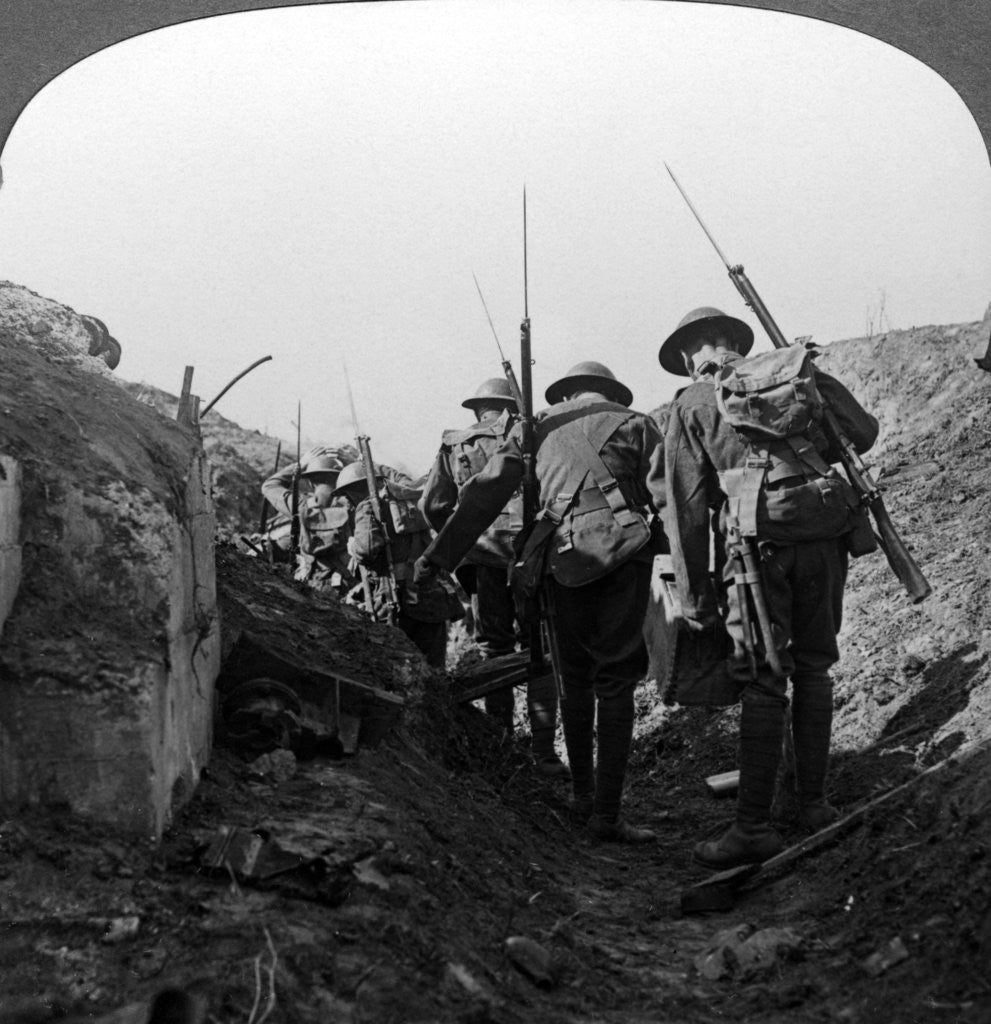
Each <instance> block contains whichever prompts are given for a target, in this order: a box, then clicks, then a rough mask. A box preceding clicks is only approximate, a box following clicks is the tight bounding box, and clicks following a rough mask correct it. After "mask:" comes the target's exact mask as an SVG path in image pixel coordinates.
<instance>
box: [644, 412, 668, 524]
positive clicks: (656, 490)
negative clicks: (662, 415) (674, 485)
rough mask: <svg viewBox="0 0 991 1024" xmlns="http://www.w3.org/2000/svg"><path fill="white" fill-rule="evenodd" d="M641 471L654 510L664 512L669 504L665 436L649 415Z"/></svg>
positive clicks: (645, 427)
mask: <svg viewBox="0 0 991 1024" xmlns="http://www.w3.org/2000/svg"><path fill="white" fill-rule="evenodd" d="M641 472H642V473H643V476H644V480H645V481H646V484H647V493H648V494H649V495H650V503H651V505H653V507H654V511H655V512H663V511H664V506H665V505H666V504H667V487H666V485H665V482H664V436H663V434H662V433H661V430H660V428H659V427H658V425H657V424H656V423H655V422H654V420H652V419H650V418H649V417H645V418H644V431H643V451H642V455H641Z"/></svg>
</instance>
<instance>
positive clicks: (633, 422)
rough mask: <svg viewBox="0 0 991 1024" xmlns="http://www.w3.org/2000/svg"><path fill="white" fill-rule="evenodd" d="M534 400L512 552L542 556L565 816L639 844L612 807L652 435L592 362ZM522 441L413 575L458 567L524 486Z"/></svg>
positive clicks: (635, 664)
mask: <svg viewBox="0 0 991 1024" xmlns="http://www.w3.org/2000/svg"><path fill="white" fill-rule="evenodd" d="M546 397H547V401H548V402H549V403H551V407H550V408H549V409H545V410H544V411H543V412H541V413H540V414H539V415H538V416H537V417H536V423H535V431H534V433H535V444H536V460H535V469H536V478H537V484H538V487H539V492H540V497H539V501H540V508H541V510H540V513H539V514H538V517H537V520H536V521H535V526H534V530H533V532H532V533H531V534H530V535H529V538H528V540H527V545H526V547H525V548H524V551H529V552H533V551H534V549H535V548H539V550H540V552H541V557H546V566H547V568H546V575H545V580H544V588H545V591H544V596H545V599H546V600H547V601H548V603H549V605H550V606H551V607H552V608H553V610H554V625H555V630H556V633H557V641H558V653H559V655H560V663H561V672H562V677H563V685H564V696H565V699H564V700H563V701H562V703H561V720H562V723H563V725H564V741H565V745H566V747H567V750H568V760H569V762H570V767H571V779H572V788H573V791H574V798H573V802H572V813H573V816H574V818H575V820H576V821H578V822H587V823H588V826H589V829H590V831H591V832H592V834H593V835H595V836H597V837H598V838H601V839H611V840H619V841H623V842H649V841H651V840H653V839H654V838H655V836H654V833H653V832H651V831H650V830H648V829H642V828H636V827H634V826H632V825H630V824H629V823H627V822H625V821H623V820H622V818H621V817H620V805H621V802H622V793H623V781H624V778H625V775H626V762H627V758H628V756H629V750H630V741H631V738H632V734H633V690H634V687H635V686H636V684H637V682H638V681H639V680H640V679H642V678H643V674H644V670H645V669H646V666H647V653H646V648H645V646H644V642H643V635H642V627H643V619H644V613H645V611H646V607H647V595H648V589H649V586H650V572H651V562H652V558H653V554H652V544H651V531H650V527H649V526H648V524H647V516H646V514H645V513H647V512H648V510H649V509H651V508H655V509H656V508H658V507H660V504H661V503H662V502H663V498H664V480H663V467H662V464H661V460H662V445H661V437H660V432H659V431H658V428H657V426H656V424H655V423H654V422H653V420H651V419H650V418H649V417H647V416H645V415H643V414H642V413H639V412H633V411H632V410H631V409H630V408H629V406H630V404H631V402H632V401H633V395H632V393H631V392H630V389H629V388H627V387H626V386H625V385H624V384H621V383H620V382H619V381H617V380H616V378H615V377H614V376H613V374H612V372H611V371H610V370H609V369H608V368H607V367H605V366H603V365H602V364H601V363H595V362H584V363H579V364H578V365H577V366H575V367H573V368H572V369H571V370H570V371H569V372H568V373H567V374H566V375H565V376H564V377H562V378H561V379H560V380H557V381H555V382H554V383H553V384H552V385H551V386H550V387H549V388H548V389H547V392H546ZM521 437H522V431H521V430H520V428H519V427H518V426H517V427H514V428H513V430H512V431H511V432H510V435H509V437H508V438H507V439H506V441H505V442H504V443H503V444H502V445H501V446H500V447H499V448H498V449H497V450H496V452H495V453H494V454H493V456H492V458H491V459H490V460H489V462H488V464H487V465H486V466H485V468H484V469H483V470H482V471H481V472H480V473H478V474H477V475H476V476H474V477H472V479H471V480H469V481H468V482H467V483H466V484H465V486H464V487H463V488H462V491H461V496H460V500H459V502H458V507H457V509H456V510H455V512H454V514H453V515H452V516H451V518H450V519H449V520H448V521H447V523H446V524H445V526H444V528H443V529H442V530H441V532H440V533H439V535H438V536H437V537H436V538H435V540H434V541H433V543H432V544H431V545H430V547H429V548H427V550H426V552H425V553H424V556H423V557H422V558H421V559H420V560H419V561H418V562H417V571H416V577H417V578H429V576H431V575H432V574H434V573H436V572H437V571H438V568H447V569H450V568H452V567H453V566H456V565H457V564H458V563H459V562H460V561H461V560H462V558H464V557H465V555H467V553H468V552H469V551H470V550H471V548H472V545H473V544H474V543H475V541H476V539H477V538H478V537H479V536H480V535H481V534H482V532H483V531H484V530H485V528H486V527H487V526H488V525H489V524H490V523H492V522H493V520H495V518H496V517H497V516H498V515H499V513H500V512H501V511H502V510H503V509H504V508H505V506H506V502H507V501H508V500H509V499H510V498H511V497H512V495H513V494H514V493H515V492H516V490H517V488H518V487H519V486H520V483H521V481H522V479H523V469H524V466H523V456H522V452H521V449H520V441H521ZM538 524H539V530H540V533H542V534H543V535H544V538H545V541H544V545H543V546H542V547H541V546H539V545H537V544H536V538H537V537H538V536H540V533H538ZM529 557H530V556H529V555H527V559H528V560H529ZM596 713H597V714H598V722H597V723H596ZM596 734H597V736H598V751H597V763H596V750H595V743H596V740H595V737H596Z"/></svg>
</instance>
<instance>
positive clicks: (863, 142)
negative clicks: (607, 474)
mask: <svg viewBox="0 0 991 1024" xmlns="http://www.w3.org/2000/svg"><path fill="white" fill-rule="evenodd" d="M663 161H667V162H668V163H670V164H671V165H672V167H673V168H674V170H675V172H676V173H677V174H678V176H679V178H680V180H681V181H682V184H683V185H684V186H685V188H686V189H687V191H688V193H689V195H690V196H691V197H692V199H693V201H694V202H695V204H696V206H697V207H698V208H699V210H700V212H701V214H702V217H703V218H704V220H705V221H706V223H707V225H708V227H709V228H710V230H712V231H713V233H714V234H715V235H716V238H717V240H718V241H719V244H720V246H721V248H722V249H723V251H724V252H725V253H726V255H727V257H728V258H729V259H730V260H731V261H732V262H740V263H743V264H744V265H745V267H746V269H747V272H748V274H749V276H750V278H751V280H752V281H753V282H754V284H755V285H756V286H757V288H758V290H759V291H760V293H761V295H762V297H763V299H764V301H765V302H766V303H767V305H768V306H769V307H770V308H771V310H772V312H773V313H774V315H775V318H776V319H777V321H778V323H779V325H780V326H781V328H782V329H783V330H784V332H785V334H787V335H789V336H797V335H804V334H811V335H813V337H814V338H815V340H816V341H819V342H823V343H825V342H829V341H831V340H834V339H838V338H845V337H852V336H857V335H862V334H864V333H865V329H866V328H867V326H868V324H869V323H873V324H874V326H875V328H878V327H880V328H884V327H892V328H904V327H911V326H913V325H922V324H931V323H954V322H961V321H967V320H976V319H980V317H981V316H982V315H983V313H984V309H985V307H986V306H987V305H988V302H989V301H991V288H989V282H991V273H989V270H991V250H989V247H988V245H987V239H988V238H989V237H991V174H989V168H988V159H987V154H986V151H985V148H984V144H983V141H982V139H981V136H980V133H979V131H978V129H977V126H976V124H975V123H974V121H973V119H972V118H971V116H970V114H969V112H968V111H967V109H966V107H965V106H964V104H963V102H962V101H961V100H960V99H959V97H958V96H957V95H956V93H954V92H953V90H952V89H951V88H950V87H949V86H948V85H947V84H946V83H945V82H944V81H943V80H942V79H940V78H939V77H938V76H937V75H936V74H935V73H934V72H933V71H931V70H930V69H929V68H927V67H926V66H925V65H923V64H921V63H919V62H918V61H916V60H915V59H913V58H911V57H909V56H907V55H905V54H903V53H901V52H899V51H897V50H895V49H893V48H891V47H889V46H887V45H886V44H884V43H881V42H879V41H877V40H874V39H871V38H869V37H866V36H860V35H857V34H856V33H853V32H850V31H849V30H846V29H842V28H838V27H834V26H830V25H826V24H822V23H819V22H815V21H811V20H808V19H802V18H797V17H793V16H790V15H784V14H775V13H772V12H767V11H755V10H741V9H737V8H731V7H716V6H706V5H693V4H684V5H681V4H674V3H663V4H657V3H648V2H636V0H633V2H619V0H610V2H583V0H578V2H576V0H566V2H565V0H559V2H545V0H526V2H525V3H513V2H511V0H496V2H482V0H480V2H460V0H459V2H435V0H420V2H417V3H408V4H407V3H388V4H357V3H356V4H341V5H336V4H334V5H326V6H321V7H317V8H296V9H291V10H277V11H258V12H251V13H245V14H237V15H229V16H224V17H221V18H213V19H207V20H204V21H200V22H195V23H191V24H188V25H181V26H177V27H175V28H170V29H165V30H162V31H159V32H154V33H150V34H148V35H146V36H143V37H140V38H137V39H133V40H129V41H127V42H124V43H120V44H118V45H116V46H114V47H112V48H110V49H108V50H106V51H103V52H102V53H99V54H96V55H94V56H93V57H90V58H89V59H87V60H85V61H83V62H82V63H80V64H79V65H77V66H76V67H74V68H71V69H70V70H69V71H67V72H66V73H64V74H63V75H62V76H60V77H59V78H58V79H56V80H55V81H54V82H52V83H51V84H50V85H49V86H47V87H46V88H45V89H44V90H43V91H42V92H41V93H40V94H39V95H38V96H37V97H36V98H35V99H34V100H33V101H32V102H31V103H30V104H29V105H28V107H27V109H26V111H25V112H24V113H23V114H22V116H21V118H20V120H19V121H18V122H17V124H16V126H15V128H14V130H13V132H12V134H11V137H10V140H9V142H8V144H7V146H6V147H5V149H4V151H3V153H2V157H0V163H2V167H3V174H4V185H3V188H2V189H0V238H2V244H0V278H6V279H9V280H11V281H14V282H15V283H17V284H22V285H25V286H26V287H28V288H31V289H32V290H34V291H36V292H39V293H40V294H42V295H44V296H47V297H49V298H52V299H55V300H57V301H59V302H63V303H65V304H67V305H69V306H71V307H73V308H74V309H75V310H77V311H78V312H82V313H91V314H93V315H96V316H98V317H100V318H101V319H103V320H104V321H106V323H107V324H108V326H109V327H110V330H111V333H112V334H114V336H115V337H116V338H117V339H118V340H119V341H120V342H121V344H122V346H123V358H122V360H121V364H120V367H119V368H118V371H117V372H118V374H119V375H120V376H123V377H126V378H128V379H131V380H145V381H148V382H150V383H152V384H155V385H157V386H159V387H163V388H165V389H167V390H169V391H172V392H173V393H176V392H178V390H179V388H180V385H181V382H182V374H183V367H184V366H185V365H187V364H191V365H194V366H195V367H196V374H195V377H194V388H193V390H194V391H195V392H196V393H198V394H200V395H201V396H202V398H203V400H204V402H205V401H207V400H209V399H210V398H212V397H213V395H214V394H216V392H217V391H219V390H220V388H221V387H223V385H224V384H225V383H226V382H227V381H228V380H229V379H230V378H231V377H233V376H234V375H235V374H236V373H237V372H239V371H240V370H241V369H243V368H244V367H245V366H247V365H248V364H249V363H251V362H252V361H254V360H255V359H257V358H259V357H260V356H263V355H267V354H272V355H273V356H274V360H273V361H272V362H270V363H266V364H264V365H263V366H261V367H259V368H258V369H256V370H255V371H253V373H252V374H250V375H249V376H248V377H246V378H245V379H244V380H243V381H241V382H240V383H239V384H238V385H237V386H236V387H235V388H234V389H232V391H231V392H230V393H229V394H228V395H227V396H225V398H224V399H222V401H221V402H220V403H219V405H218V406H217V409H218V411H219V412H221V413H222V414H223V415H224V416H227V417H228V418H230V419H233V420H236V421H237V422H239V423H240V424H241V425H242V426H246V427H252V428H258V429H267V430H268V431H269V432H271V433H273V434H275V435H277V436H281V437H284V438H287V439H288V438H291V437H293V435H294V431H293V429H292V427H291V426H290V420H292V419H294V417H295V411H296V402H297V399H298V400H301V402H302V409H303V434H304V439H308V440H309V441H312V442H316V441H325V442H340V441H345V440H347V439H349V438H350V437H351V436H352V435H353V434H354V429H353V427H352V425H351V422H350V414H349V410H348V403H347V390H346V387H345V385H344V382H343V376H342V363H343V360H344V358H345V356H346V357H347V362H348V367H349V370H350V373H351V376H352V380H353V387H354V393H355V399H356V402H357V405H358V412H359V416H360V425H361V428H362V430H363V431H364V432H366V433H368V434H370V435H371V438H372V444H373V449H374V451H375V453H376V455H377V457H380V458H382V459H383V460H384V461H388V462H391V463H393V464H405V465H406V467H407V468H409V469H410V470H411V471H413V472H422V471H425V470H426V468H427V467H428V466H429V463H430V461H431V459H432V456H433V453H434V451H435V450H436V446H437V443H438V441H439V438H440V434H441V431H442V430H443V429H444V428H446V427H452V426H459V425H462V424H467V423H468V422H470V415H469V414H468V413H467V411H466V410H464V409H462V408H461V407H460V403H461V401H462V400H463V399H464V398H465V397H467V396H468V395H470V394H471V393H473V392H474V390H475V388H476V387H477V385H478V384H479V383H480V382H481V381H482V380H483V379H484V378H486V377H490V376H497V375H498V374H499V373H500V366H499V361H498V353H497V351H496V347H495V343H494V342H493V340H492V336H491V333H490V330H489V327H488V324H487V322H486V320H485V314H484V312H483V310H482V307H481V304H480V302H479V299H478V295H477V293H476V291H475V286H474V283H473V282H472V276H471V274H472V271H473V270H474V272H475V273H476V274H477V276H478V279H479V282H480V283H481V285H482V288H483V290H484V292H485V296H486V299H487V301H488V305H489V309H490V311H491V313H492V316H493V320H494V322H495V326H496V329H497V331H498V333H499V336H500V339H501V341H502V344H503V348H504V349H505V350H506V352H507V355H510V356H511V357H512V359H513V362H514V365H516V367H517V370H518V368H519V348H518V339H519V321H520V318H521V316H522V313H523V231H522V227H523V225H522V194H523V188H524V185H525V187H526V190H527V205H528V219H529V223H528V240H529V278H530V280H529V306H530V316H531V319H532V324H533V351H534V358H535V361H536V362H535V366H534V370H533V373H534V385H535V390H536V392H537V396H538V400H537V404H538V406H539V405H541V404H543V403H542V395H543V391H544V390H545V388H546V387H547V385H548V384H550V383H551V381H553V380H555V379H556V378H557V377H559V376H562V375H563V374H564V373H565V372H566V371H567V370H568V369H569V367H570V366H571V365H572V364H574V363H576V362H578V361H579V360H583V359H596V360H599V361H601V362H604V363H606V364H607V365H608V366H609V367H611V368H612V369H613V371H614V372H615V373H616V375H617V376H618V377H619V378H620V379H622V380H623V381H625V382H626V383H627V384H628V385H629V386H630V387H631V388H632V390H633V393H634V404H635V406H636V407H638V408H642V409H645V410H647V409H650V408H653V407H654V406H656V405H658V404H659V403H660V402H661V401H663V400H666V399H668V398H669V397H670V396H671V394H672V392H673V389H674V386H675V385H676V383H677V382H676V381H674V380H673V379H672V378H670V377H668V376H666V375H665V374H664V373H663V372H662V371H661V370H660V367H659V366H658V363H657V349H658V346H659V344H660V342H661V341H662V340H663V339H664V337H665V336H666V335H667V334H668V333H669V332H670V331H671V330H672V329H673V328H674V327H675V325H676V324H677V322H678V321H679V319H680V318H681V317H682V315H683V314H684V313H685V312H687V311H688V310H689V309H691V308H693V307H695V306H699V305H715V306H719V307H721V308H723V309H724V310H726V311H727V312H730V313H733V314H734V315H738V316H742V317H744V318H745V319H750V322H751V323H754V321H753V320H752V319H751V318H750V317H749V314H748V313H747V311H746V310H745V309H744V307H743V305H742V300H740V298H739V297H738V295H737V293H736V291H735V290H734V289H733V287H732V284H731V283H730V281H729V279H728V278H727V276H726V272H725V270H724V268H723V266H722V264H721V263H720V261H719V258H718V256H717V255H716V253H715V252H714V250H713V249H712V248H711V247H710V245H709V243H708V241H707V240H706V238H705V236H704V235H703V234H702V233H701V231H700V230H699V228H698V226H697V225H696V223H695V222H694V220H693V219H692V217H691V214H690V213H689V212H688V210H687V208H686V207H685V206H684V204H683V202H682V200H681V198H680V196H679V195H678V193H677V192H676V190H675V189H674V186H673V185H672V183H671V181H670V179H669V178H668V177H667V175H666V173H665V171H664V168H663ZM755 326H756V324H755ZM758 336H759V337H762V335H761V334H760V330H759V328H758ZM764 344H767V343H766V342H764Z"/></svg>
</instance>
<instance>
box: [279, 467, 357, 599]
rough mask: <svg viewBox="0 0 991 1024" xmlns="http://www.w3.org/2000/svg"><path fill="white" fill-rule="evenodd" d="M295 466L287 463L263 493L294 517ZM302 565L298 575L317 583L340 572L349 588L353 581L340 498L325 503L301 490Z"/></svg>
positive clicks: (344, 511)
mask: <svg viewBox="0 0 991 1024" xmlns="http://www.w3.org/2000/svg"><path fill="white" fill-rule="evenodd" d="M295 469H296V467H295V466H293V465H290V466H287V467H285V468H284V469H282V470H281V471H280V472H278V473H276V474H274V475H273V476H270V477H269V478H268V479H267V480H266V481H265V482H264V483H263V484H262V495H263V496H264V497H265V499H266V500H267V501H268V502H269V504H271V505H272V507H273V508H275V509H276V510H277V511H279V512H283V513H285V514H286V515H288V516H290V517H292V478H293V474H294V472H295ZM299 503H300V508H301V511H302V515H300V517H299V519H300V522H299V566H298V568H297V572H296V578H297V579H301V580H306V581H307V582H309V583H311V584H312V585H314V586H317V587H323V586H329V585H330V582H331V580H332V578H333V576H334V574H335V573H339V574H340V576H341V581H342V584H343V586H344V588H345V589H346V588H347V587H349V586H351V585H352V584H353V583H354V574H353V573H352V572H351V570H350V568H349V561H350V559H349V556H348V551H347V543H348V537H350V535H351V529H350V525H349V522H348V510H347V507H346V506H345V505H344V504H343V503H342V502H339V501H334V503H333V504H331V505H328V506H326V507H322V506H320V505H318V504H316V500H315V495H313V494H305V493H300V495H299Z"/></svg>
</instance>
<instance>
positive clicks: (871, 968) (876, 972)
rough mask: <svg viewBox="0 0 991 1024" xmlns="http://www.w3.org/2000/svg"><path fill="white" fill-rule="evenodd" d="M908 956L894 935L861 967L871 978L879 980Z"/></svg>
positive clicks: (899, 939)
mask: <svg viewBox="0 0 991 1024" xmlns="http://www.w3.org/2000/svg"><path fill="white" fill-rule="evenodd" d="M908 955H909V954H908V950H907V949H906V948H905V943H904V942H902V940H901V938H900V937H899V936H897V935H896V936H895V937H894V938H893V939H892V940H891V941H890V942H886V943H885V944H884V945H883V946H882V947H881V948H880V949H878V950H876V951H875V952H873V953H871V955H870V956H869V957H868V958H867V959H866V960H865V961H864V962H863V964H862V966H863V968H864V970H865V971H866V972H867V973H868V974H869V975H870V976H871V977H872V978H879V977H880V976H881V975H882V974H884V972H885V971H887V970H889V969H890V968H892V967H894V966H895V964H900V963H901V962H902V961H903V960H907V959H908Z"/></svg>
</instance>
